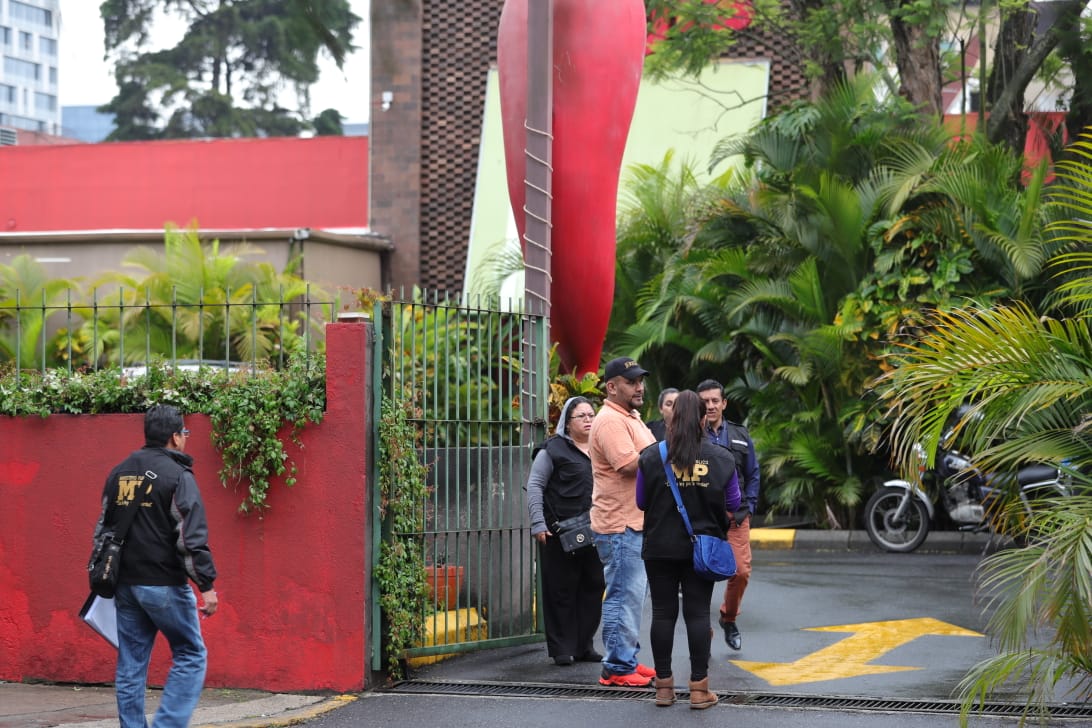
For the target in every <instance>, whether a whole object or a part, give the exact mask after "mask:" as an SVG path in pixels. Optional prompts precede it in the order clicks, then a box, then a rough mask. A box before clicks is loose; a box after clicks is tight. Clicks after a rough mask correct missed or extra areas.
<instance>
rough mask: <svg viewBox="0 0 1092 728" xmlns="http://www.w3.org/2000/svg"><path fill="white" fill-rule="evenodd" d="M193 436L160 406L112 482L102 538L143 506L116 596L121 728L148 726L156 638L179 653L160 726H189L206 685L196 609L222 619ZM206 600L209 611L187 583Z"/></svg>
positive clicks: (105, 497) (105, 494) (173, 412)
mask: <svg viewBox="0 0 1092 728" xmlns="http://www.w3.org/2000/svg"><path fill="white" fill-rule="evenodd" d="M189 434H190V432H189V430H187V429H186V427H185V424H184V423H183V421H182V415H181V414H180V413H179V411H178V409H176V408H175V407H171V406H170V405H156V406H154V407H152V408H151V409H150V410H148V412H147V414H145V416H144V441H145V442H144V447H143V448H141V449H140V450H137V451H135V452H133V453H131V454H130V455H129V457H127V458H126V459H125V460H124V461H123V462H122V463H121V464H119V465H118V466H117V467H115V468H114V469H113V470H112V471H111V472H110V475H109V476H108V477H107V478H106V485H105V486H104V488H103V491H102V512H101V513H100V515H99V521H98V523H97V524H96V525H95V537H96V538H97V537H98V535H99V534H100V533H101V532H102V531H103V530H113V529H114V528H115V526H116V524H117V522H118V521H119V520H120V518H121V515H122V514H123V513H124V512H125V511H126V509H128V508H138V509H139V510H138V511H137V514H136V516H135V517H134V518H133V521H132V524H131V525H130V526H129V532H128V534H126V536H125V545H124V547H123V549H122V554H121V568H120V570H119V579H118V582H119V583H118V587H117V592H116V593H115V595H114V602H115V606H116V607H117V629H118V662H117V671H116V676H115V692H116V694H117V704H118V718H119V719H120V722H121V728H146V726H147V722H146V721H145V717H144V691H145V687H146V683H147V679H148V664H149V662H150V661H151V657H152V646H153V645H154V644H155V638H156V634H157V633H160V632H162V633H163V636H164V637H165V638H166V639H167V642H168V643H169V644H170V646H171V661H172V664H171V670H170V673H169V674H168V675H167V682H166V685H165V687H164V689H163V695H162V698H161V699H160V702H159V709H158V710H157V711H156V714H155V720H154V724H155V726H156V728H168V727H169V726H188V725H189V721H190V717H191V716H192V715H193V711H194V709H195V708H196V707H197V701H198V699H199V698H200V697H201V689H202V688H203V686H204V683H205V668H206V664H207V653H206V650H205V642H204V640H203V639H202V637H201V624H200V622H199V620H198V618H197V612H198V609H200V611H201V613H202V614H204V616H206V617H207V616H211V615H212V614H214V613H215V612H216V608H217V606H218V601H217V597H216V592H215V591H214V590H213V588H212V585H213V582H214V581H215V580H216V567H215V566H214V565H213V562H212V553H211V552H210V551H209V544H208V521H207V520H206V518H205V507H204V504H203V503H202V502H201V494H200V492H199V491H198V489H197V481H196V480H195V479H194V477H193V471H192V470H191V467H190V466H191V465H192V463H193V458H192V457H190V456H189V455H186V454H185V452H183V451H184V450H185V448H186V440H187V438H188V437H189ZM189 580H192V581H193V582H194V583H195V584H196V585H197V589H198V591H200V592H201V599H202V601H203V604H202V605H201V606H200V607H198V605H197V598H196V597H195V596H194V593H193V590H192V589H191V588H190V586H189V583H188V581H189Z"/></svg>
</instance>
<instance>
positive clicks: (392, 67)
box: [368, 0, 422, 289]
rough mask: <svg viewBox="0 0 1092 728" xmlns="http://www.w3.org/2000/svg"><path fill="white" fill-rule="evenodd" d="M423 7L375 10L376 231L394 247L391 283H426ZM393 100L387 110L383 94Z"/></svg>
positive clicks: (402, 2) (392, 0)
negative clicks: (423, 244) (423, 243)
mask: <svg viewBox="0 0 1092 728" xmlns="http://www.w3.org/2000/svg"><path fill="white" fill-rule="evenodd" d="M421 23H422V16H421V3H420V0H388V1H387V2H373V3H372V6H371V26H372V29H371V32H372V41H371V70H372V84H371V94H372V101H371V121H370V124H369V127H368V136H369V141H370V145H369V147H370V149H373V150H375V149H379V150H381V151H380V152H379V153H378V154H374V153H373V154H372V156H371V176H370V179H369V180H368V192H369V195H370V203H369V213H368V214H369V223H370V225H371V229H372V230H374V231H376V232H378V233H381V234H383V235H389V236H390V237H391V239H392V241H393V243H394V252H393V253H392V254H391V256H390V268H389V271H388V272H389V275H388V277H387V282H388V283H389V284H390V285H391V286H392V287H394V288H395V289H398V288H400V287H407V288H408V287H411V286H414V285H419V284H420V283H421V253H420V247H421V242H420V240H421V238H420V228H421V225H422V222H421ZM387 92H389V93H390V94H391V102H390V108H388V109H386V110H384V109H383V94H384V93H387Z"/></svg>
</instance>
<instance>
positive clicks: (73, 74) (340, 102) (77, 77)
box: [57, 0, 370, 122]
mask: <svg viewBox="0 0 1092 728" xmlns="http://www.w3.org/2000/svg"><path fill="white" fill-rule="evenodd" d="M369 2H370V0H349V4H350V5H351V6H352V9H353V12H354V13H356V14H357V15H358V16H360V18H361V23H360V24H359V25H357V28H356V32H355V34H354V35H355V37H356V45H357V46H358V48H357V50H356V51H355V52H354V53H352V55H350V56H349V57H348V58H347V59H346V60H345V65H344V67H343V68H342V70H340V71H339V70H338V68H337V66H336V65H335V64H334V62H333V61H332V60H330V59H329V58H322V60H321V61H320V67H321V70H322V73H321V75H320V77H319V82H318V83H316V84H315V85H314V86H312V87H311V110H312V112H314V113H316V114H317V113H318V112H320V111H322V110H323V109H328V108H331V107H332V108H335V109H337V110H338V111H340V112H341V115H342V116H343V117H344V118H345V121H346V122H364V121H368V116H369V113H368V112H369V109H368V96H369V88H370V77H369V55H370V50H369V40H370V33H369V26H368V6H369ZM60 5H61V35H60V39H59V42H58V46H59V47H58V53H59V54H60V58H59V66H58V71H57V72H58V85H59V90H58V91H59V96H60V98H59V102H60V104H61V105H62V106H79V105H96V106H97V105H101V104H105V103H107V102H108V101H109V100H110V99H112V98H113V97H114V94H116V93H117V87H116V86H115V85H114V75H113V69H112V66H110V65H108V64H107V62H106V61H105V60H103V53H104V46H103V29H102V19H101V18H100V17H99V3H97V2H91V0H60ZM162 30H163V29H161V32H162Z"/></svg>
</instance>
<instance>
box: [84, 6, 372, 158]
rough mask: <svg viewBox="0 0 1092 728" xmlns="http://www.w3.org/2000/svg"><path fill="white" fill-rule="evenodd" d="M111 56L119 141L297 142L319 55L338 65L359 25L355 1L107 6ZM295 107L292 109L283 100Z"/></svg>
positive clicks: (111, 108)
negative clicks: (166, 40) (165, 27)
mask: <svg viewBox="0 0 1092 728" xmlns="http://www.w3.org/2000/svg"><path fill="white" fill-rule="evenodd" d="M100 7H101V14H102V19H103V24H104V26H105V29H106V39H105V46H106V56H107V58H109V59H112V60H113V61H114V62H115V71H114V75H115V78H116V79H117V85H118V93H117V95H116V96H115V97H114V98H113V99H111V100H110V102H109V103H108V104H106V105H104V106H102V107H101V110H102V111H104V112H107V113H112V114H114V117H115V121H116V128H115V131H114V132H113V133H112V134H111V135H110V137H109V139H110V140H112V141H119V140H133V139H178V138H192V137H247V136H290V135H296V134H298V133H300V132H301V131H303V130H304V129H308V128H311V127H312V122H311V120H310V88H311V85H312V84H314V83H315V82H316V81H317V80H318V77H319V67H318V58H319V53H320V52H322V51H326V52H327V53H329V54H330V55H331V56H332V57H333V59H334V61H335V62H336V63H337V65H338V67H339V68H340V67H341V64H342V62H343V61H344V58H345V56H346V54H347V53H348V52H349V51H350V50H351V49H352V48H353V46H352V39H353V35H352V33H353V29H354V28H355V27H356V25H357V23H359V22H360V18H359V17H357V16H356V15H354V14H353V13H352V11H351V9H350V6H349V2H348V0H105V1H104V2H103V3H102V5H101V6H100ZM172 19H173V20H181V21H182V22H184V23H185V24H186V30H185V33H184V35H183V36H182V38H181V40H179V41H178V43H177V44H176V45H175V46H174V47H171V48H164V49H153V48H150V47H149V45H150V35H151V30H152V28H153V27H154V25H155V23H156V22H159V21H163V20H172ZM286 98H290V99H293V100H294V102H295V103H294V104H291V108H286V106H285V105H282V104H285V103H286V102H285V99H286Z"/></svg>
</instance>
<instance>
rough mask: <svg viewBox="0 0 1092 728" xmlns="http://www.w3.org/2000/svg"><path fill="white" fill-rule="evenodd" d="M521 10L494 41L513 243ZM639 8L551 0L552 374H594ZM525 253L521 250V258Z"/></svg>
mask: <svg viewBox="0 0 1092 728" xmlns="http://www.w3.org/2000/svg"><path fill="white" fill-rule="evenodd" d="M527 3H528V0H507V2H505V4H504V10H503V11H502V12H501V20H500V28H499V32H498V37H497V65H498V70H499V73H500V92H501V97H500V98H501V116H502V120H503V127H504V154H505V166H506V168H507V172H508V195H509V198H510V200H511V202H512V209H513V211H514V213H515V217H516V227H517V229H518V230H519V235H520V240H521V242H522V241H523V236H524V232H525V230H526V218H525V214H524V209H523V206H524V201H525V194H524V175H525V171H526V158H525V156H524V148H525V145H526V139H527V133H526V129H525V128H524V124H525V121H526V117H527ZM646 32H647V31H646V25H645V7H644V2H643V1H642V0H609V2H605V1H604V0H554V28H553V55H554V68H553V202H552V217H553V228H552V233H551V240H552V249H553V260H552V266H551V269H552V278H553V281H552V285H551V292H550V299H551V319H550V320H551V337H552V339H553V340H554V341H555V342H556V343H557V347H558V354H559V356H560V358H561V366H562V370H563V371H565V372H572V373H574V374H576V375H577V376H580V375H582V374H584V373H586V372H596V371H598V370H599V358H600V356H601V355H602V351H603V338H604V336H605V335H606V331H607V323H608V321H609V319H610V310H611V304H612V302H613V298H614V266H615V215H616V206H617V200H618V177H619V174H620V172H621V165H622V153H623V152H624V151H625V146H626V138H627V136H628V133H629V125H630V121H631V120H632V118H633V108H634V106H635V104H636V102H637V90H638V87H639V85H640V81H641V70H642V66H643V62H644V51H645V39H646ZM525 252H526V251H525Z"/></svg>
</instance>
